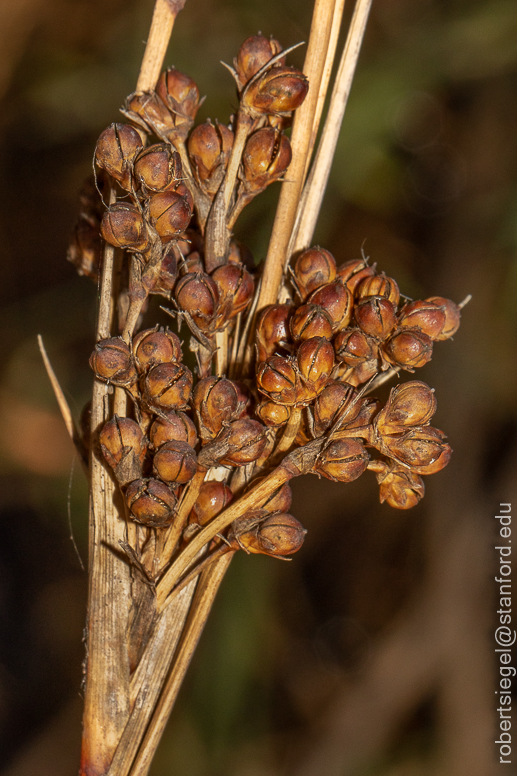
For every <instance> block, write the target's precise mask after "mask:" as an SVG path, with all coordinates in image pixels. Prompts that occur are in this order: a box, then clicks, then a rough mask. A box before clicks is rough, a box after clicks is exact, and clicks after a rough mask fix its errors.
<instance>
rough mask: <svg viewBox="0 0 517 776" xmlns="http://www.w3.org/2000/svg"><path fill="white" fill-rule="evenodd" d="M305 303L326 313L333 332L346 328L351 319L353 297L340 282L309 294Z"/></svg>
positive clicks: (337, 281) (328, 284)
mask: <svg viewBox="0 0 517 776" xmlns="http://www.w3.org/2000/svg"><path fill="white" fill-rule="evenodd" d="M307 301H308V302H309V303H310V304H317V305H319V306H320V307H323V309H324V310H325V311H326V313H327V315H328V316H329V318H330V319H331V321H332V328H333V330H334V332H336V331H340V330H341V329H344V328H346V327H347V326H348V324H349V323H350V320H351V318H352V308H353V297H352V294H351V292H350V291H349V290H348V288H347V287H346V286H344V285H343V284H342V283H341V281H340V280H335V281H334V282H333V283H327V284H326V285H324V286H321V287H320V288H318V289H316V291H313V292H312V294H310V296H309V298H308V299H307Z"/></svg>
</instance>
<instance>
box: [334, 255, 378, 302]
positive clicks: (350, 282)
mask: <svg viewBox="0 0 517 776" xmlns="http://www.w3.org/2000/svg"><path fill="white" fill-rule="evenodd" d="M337 275H338V277H340V278H341V282H342V283H344V284H345V286H346V287H347V288H348V289H349V290H350V291H351V292H352V294H355V291H356V289H357V286H358V285H359V283H361V281H362V280H364V278H369V277H371V276H372V275H375V264H373V265H372V266H371V267H370V266H368V263H367V260H366V259H351V260H350V261H345V263H344V264H340V266H339V267H338V269H337Z"/></svg>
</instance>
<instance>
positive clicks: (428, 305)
mask: <svg viewBox="0 0 517 776" xmlns="http://www.w3.org/2000/svg"><path fill="white" fill-rule="evenodd" d="M398 325H399V327H400V328H401V329H420V331H421V332H423V333H424V334H427V336H428V337H430V338H431V339H432V340H435V339H437V338H438V337H439V336H440V334H441V332H442V330H443V327H444V326H445V312H444V310H442V308H441V307H439V305H437V304H434V302H429V301H424V300H422V299H418V300H417V301H416V302H409V303H408V304H406V305H404V307H403V308H402V310H401V312H400V315H399V319H398Z"/></svg>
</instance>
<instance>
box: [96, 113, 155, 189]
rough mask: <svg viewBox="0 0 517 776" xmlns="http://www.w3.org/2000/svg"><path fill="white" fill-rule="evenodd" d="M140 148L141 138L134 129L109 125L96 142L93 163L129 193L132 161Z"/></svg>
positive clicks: (123, 125) (121, 125) (141, 145)
mask: <svg viewBox="0 0 517 776" xmlns="http://www.w3.org/2000/svg"><path fill="white" fill-rule="evenodd" d="M142 148H143V143H142V138H141V137H140V135H139V134H138V132H137V131H136V129H135V128H134V127H132V126H130V125H129V124H111V125H110V126H109V127H108V128H107V129H105V130H104V132H102V133H101V135H100V137H99V139H98V140H97V145H96V146H95V163H96V165H97V166H98V167H100V168H101V169H102V170H106V172H107V173H109V175H111V177H112V178H114V179H115V180H116V181H118V183H120V185H121V186H122V188H124V189H127V190H128V191H130V190H131V171H132V167H133V161H134V160H135V158H136V156H137V154H138V153H139V152H140V151H141V150H142Z"/></svg>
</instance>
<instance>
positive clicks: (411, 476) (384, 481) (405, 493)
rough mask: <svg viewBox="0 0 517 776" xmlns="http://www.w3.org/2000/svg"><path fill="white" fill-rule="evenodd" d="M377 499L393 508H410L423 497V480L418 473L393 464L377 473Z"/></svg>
mask: <svg viewBox="0 0 517 776" xmlns="http://www.w3.org/2000/svg"><path fill="white" fill-rule="evenodd" d="M376 476H377V482H378V483H379V499H380V502H381V504H383V503H384V502H385V501H386V502H387V503H388V504H389V505H390V507H394V508H395V509H411V508H412V507H414V506H416V505H417V504H418V502H419V501H420V499H422V498H423V497H424V493H425V486H424V481H423V480H422V478H421V477H419V476H418V474H415V473H414V472H412V471H410V470H409V469H405V468H404V467H402V466H397V464H393V465H391V466H386V470H385V471H384V472H379V473H378V474H377V475H376Z"/></svg>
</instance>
